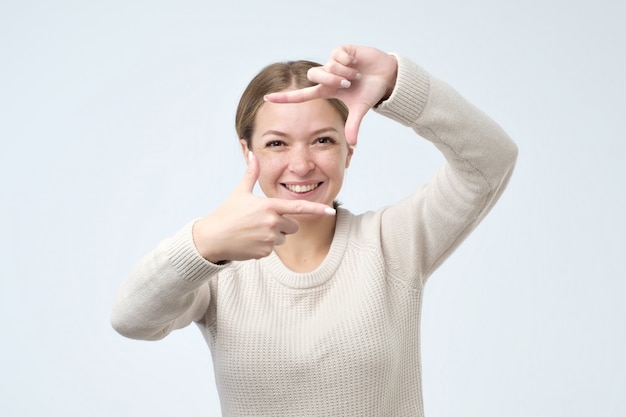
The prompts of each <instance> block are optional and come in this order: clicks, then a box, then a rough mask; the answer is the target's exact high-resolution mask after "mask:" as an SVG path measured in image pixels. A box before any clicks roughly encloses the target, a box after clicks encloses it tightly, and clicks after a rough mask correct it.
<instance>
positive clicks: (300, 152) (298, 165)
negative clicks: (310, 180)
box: [289, 148, 315, 176]
mask: <svg viewBox="0 0 626 417" xmlns="http://www.w3.org/2000/svg"><path fill="white" fill-rule="evenodd" d="M313 168H315V163H314V162H313V158H312V155H311V152H310V151H309V150H308V149H305V148H299V149H294V150H293V151H292V152H291V154H290V155H289V169H290V170H291V172H293V173H295V174H297V175H300V176H304V175H305V174H307V173H308V172H309V171H311V170H312V169H313Z"/></svg>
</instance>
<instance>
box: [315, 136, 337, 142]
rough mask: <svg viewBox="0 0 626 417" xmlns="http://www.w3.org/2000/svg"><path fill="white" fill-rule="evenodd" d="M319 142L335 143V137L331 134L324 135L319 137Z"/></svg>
mask: <svg viewBox="0 0 626 417" xmlns="http://www.w3.org/2000/svg"><path fill="white" fill-rule="evenodd" d="M317 143H335V139H333V138H331V137H330V136H323V137H321V138H317Z"/></svg>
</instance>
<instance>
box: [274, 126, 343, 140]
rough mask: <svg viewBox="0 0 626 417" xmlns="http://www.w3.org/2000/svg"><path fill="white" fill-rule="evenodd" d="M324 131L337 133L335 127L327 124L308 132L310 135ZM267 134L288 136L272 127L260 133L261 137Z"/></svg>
mask: <svg viewBox="0 0 626 417" xmlns="http://www.w3.org/2000/svg"><path fill="white" fill-rule="evenodd" d="M326 132H335V133H337V129H335V128H334V127H332V126H328V127H323V128H321V129H317V130H314V131H313V132H311V133H310V134H311V135H312V136H314V135H319V134H321V133H326ZM268 135H273V136H282V137H287V136H289V135H288V134H287V133H285V132H281V131H280V130H273V129H270V130H267V131H265V132H264V133H263V134H262V135H261V137H263V136H268Z"/></svg>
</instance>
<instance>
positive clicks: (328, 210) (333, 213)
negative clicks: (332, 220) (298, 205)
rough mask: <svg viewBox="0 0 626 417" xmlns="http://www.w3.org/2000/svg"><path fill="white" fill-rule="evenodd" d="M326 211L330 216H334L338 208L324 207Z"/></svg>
mask: <svg viewBox="0 0 626 417" xmlns="http://www.w3.org/2000/svg"><path fill="white" fill-rule="evenodd" d="M324 211H325V212H326V214H328V215H329V216H334V215H335V214H337V210H335V209H334V208H332V207H326V208H325V209H324Z"/></svg>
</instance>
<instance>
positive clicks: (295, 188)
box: [285, 184, 318, 193]
mask: <svg viewBox="0 0 626 417" xmlns="http://www.w3.org/2000/svg"><path fill="white" fill-rule="evenodd" d="M317 186H318V184H309V185H292V184H285V187H287V188H288V189H289V191H292V192H294V193H308V192H309V191H311V190H314V189H316V188H317Z"/></svg>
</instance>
